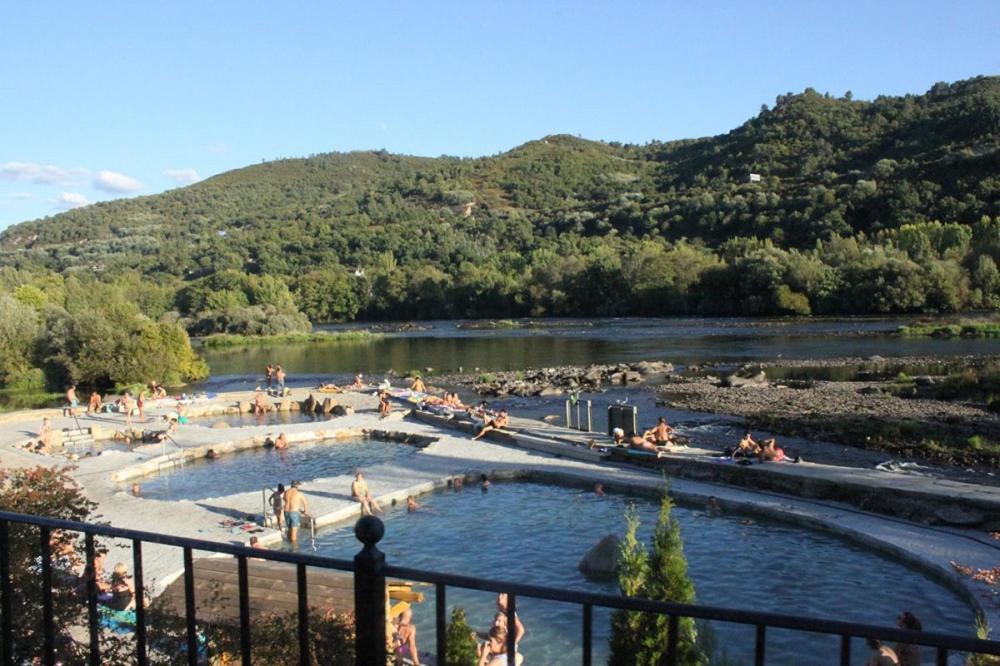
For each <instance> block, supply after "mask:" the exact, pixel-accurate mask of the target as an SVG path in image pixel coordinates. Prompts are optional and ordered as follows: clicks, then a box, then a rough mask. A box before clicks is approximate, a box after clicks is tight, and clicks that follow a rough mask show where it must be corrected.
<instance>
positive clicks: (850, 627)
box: [383, 564, 1000, 654]
mask: <svg viewBox="0 0 1000 666" xmlns="http://www.w3.org/2000/svg"><path fill="white" fill-rule="evenodd" d="M383 572H384V574H385V575H386V576H391V577H393V578H401V579H404V580H413V581H417V582H421V583H432V584H436V585H447V586H449V587H461V588H464V589H469V590H478V591H480V592H497V593H499V592H506V593H508V594H515V595H518V596H523V597H531V598H532V599H545V600H547V601H557V602H562V603H571V604H578V605H581V606H583V605H588V604H589V605H591V606H601V607H604V608H614V609H616V610H635V611H642V612H646V613H660V614H661V615H678V616H681V617H690V618H695V619H699V620H716V621H719V622H732V623H734V624H749V625H760V624H764V625H767V626H768V627H775V628H779V629H792V630H795V631H807V632H810V633H817V634H831V635H834V636H843V635H848V636H858V637H861V638H879V639H884V640H891V641H898V642H902V643H914V644H918V645H924V646H927V647H944V648H947V649H949V650H962V651H966V652H985V653H986V654H1000V641H992V640H982V639H978V638H965V637H962V636H953V635H951V634H939V633H934V632H923V631H907V630H904V629H897V628H895V627H882V626H878V625H870V624H861V623H857V622H843V621H840V620H825V619H822V618H813V617H808V616H802V615H782V614H780V613H768V612H763V611H747V610H740V609H734V608H724V607H718V606H703V605H700V604H681V603H674V602H671V601H653V600H650V599H640V598H637V597H622V596H615V595H610V594H600V593H596V592H582V591H578V590H566V589H559V588H552V587H544V586H541V585H530V584H524V583H507V582H502V581H495V580H488V579H484V578H475V577H472V576H461V575H456V574H446V573H440V572H437V571H424V570H421V569H411V568H409V567H398V566H393V565H391V564H390V565H386V566H385V569H384V570H383ZM984 648H988V649H990V650H993V652H989V651H987V650H984Z"/></svg>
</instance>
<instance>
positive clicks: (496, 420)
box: [472, 409, 509, 439]
mask: <svg viewBox="0 0 1000 666" xmlns="http://www.w3.org/2000/svg"><path fill="white" fill-rule="evenodd" d="M508 422H509V420H508V418H507V410H506V409H501V410H500V413H499V414H497V415H496V416H495V417H493V420H491V421H487V422H486V425H484V426H483V429H482V430H480V431H479V434H478V435H476V436H475V437H473V438H472V439H482V438H483V437H485V436H486V433H488V432H489V431H491V430H500V429H502V428H506V427H507V423H508Z"/></svg>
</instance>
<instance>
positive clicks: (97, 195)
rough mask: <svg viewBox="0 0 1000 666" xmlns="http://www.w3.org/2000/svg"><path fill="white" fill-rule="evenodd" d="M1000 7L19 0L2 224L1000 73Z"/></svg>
mask: <svg viewBox="0 0 1000 666" xmlns="http://www.w3.org/2000/svg"><path fill="white" fill-rule="evenodd" d="M998 34H1000V2H998V1H997V0H984V1H977V0H961V1H958V2H923V1H920V0H910V1H906V2H902V1H900V2H892V1H885V2H871V1H870V0H869V1H868V2H828V1H811V0H797V1H795V2H792V1H789V2H766V1H759V2H754V1H753V0H741V1H739V2H711V3H701V2H687V1H683V2H680V1H679V2H666V1H660V2H629V1H627V0H623V1H621V2H607V1H605V2H590V1H588V0H577V1H575V2H537V1H535V2H529V1H523V2H522V1H517V0H505V1H502V2H501V1H479V0H465V1H463V2H435V1H433V0H421V1H419V2H412V1H407V2H403V1H400V2H379V1H372V2H357V3H347V2H344V3H340V2H328V1H318V2H308V1H300V2H290V3H284V2H281V3H279V2H246V1H245V0H243V1H240V2H228V1H221V0H213V1H212V2H205V1H204V0H202V1H201V2H188V1H184V0H174V1H172V2H117V1H109V0H103V1H102V0H93V1H85V0H80V1H69V0H67V1H64V2H45V1H43V0H39V1H38V2H7V3H3V6H2V7H0V100H2V102H0V228H3V227H5V226H7V225H9V224H11V223H14V222H19V221H23V220H27V219H34V218H37V217H43V216H46V215H51V214H54V213H55V212H58V211H59V210H63V209H66V208H69V207H73V206H76V205H81V204H84V203H86V202H93V201H100V200H105V199H112V198H119V197H122V196H136V195H141V194H151V193H155V192H160V191H163V190H165V189H170V188H172V187H177V186H179V185H183V184H185V183H188V182H192V181H194V180H196V179H199V178H205V177H208V176H211V175H212V174H216V173H219V172H222V171H226V170H228V169H232V168H236V167H240V166H244V165H247V164H252V163H255V162H259V161H260V160H262V159H273V158H276V157H297V156H303V155H308V154H310V153H318V152H327V151H332V150H340V151H345V150H355V149H371V148H374V149H378V148H385V149H387V150H390V151H393V152H403V153H411V154H419V155H441V154H449V155H486V154H494V153H497V152H502V151H505V150H508V149H510V148H512V147H514V146H516V145H518V144H520V143H523V142H525V141H528V140H531V139H535V138H539V137H541V136H544V135H546V134H553V133H570V134H579V135H582V136H584V137H587V138H592V139H603V140H608V141H612V140H615V141H624V142H633V143H644V142H646V141H649V140H651V139H661V140H668V139H676V138H687V137H695V136H704V135H710V134H718V133H722V132H726V131H728V130H730V129H732V128H733V127H735V126H737V125H739V124H740V123H742V122H743V121H744V120H746V119H747V118H749V117H751V116H753V115H755V114H756V113H757V111H758V110H759V108H760V105H761V104H765V103H767V104H772V103H773V102H774V98H775V97H776V96H777V95H779V94H782V93H785V92H799V91H801V90H803V89H804V88H806V87H809V86H811V87H813V88H816V89H817V90H819V91H820V92H830V93H832V94H836V95H841V94H843V93H844V92H845V91H847V90H850V91H852V92H853V93H854V96H855V98H863V99H870V98H872V97H875V96H877V95H880V94H905V93H921V92H924V91H926V90H927V89H928V88H929V87H930V86H931V85H933V84H934V83H935V82H937V81H954V80H957V79H962V78H967V77H970V76H976V75H980V74H997V73H1000V48H998V47H997V45H996V37H997V35H998Z"/></svg>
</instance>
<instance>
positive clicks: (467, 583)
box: [0, 512, 1000, 666]
mask: <svg viewBox="0 0 1000 666" xmlns="http://www.w3.org/2000/svg"><path fill="white" fill-rule="evenodd" d="M11 524H21V525H32V526H35V527H37V528H38V535H39V555H40V569H41V572H40V574H41V576H40V577H41V584H42V586H43V594H42V600H41V601H42V622H43V627H42V634H43V640H42V648H41V649H42V654H40V655H37V656H38V657H39V658H40V660H41V662H42V663H45V664H54V663H55V658H56V647H55V645H56V640H55V627H54V626H53V622H54V618H53V612H54V609H53V597H52V585H53V566H52V552H51V542H50V536H51V533H52V530H64V531H67V532H79V533H82V534H83V535H84V540H85V557H86V566H87V571H90V572H93V571H94V562H95V557H96V546H95V537H99V536H100V537H107V538H112V539H125V540H128V541H131V545H132V555H133V577H134V581H135V583H134V585H135V596H136V599H137V601H138V603H136V606H135V609H136V618H135V621H136V627H135V661H136V663H137V664H139V666H144V665H145V664H147V663H148V647H149V646H148V641H147V626H146V624H147V620H146V613H145V609H144V605H143V603H141V600H142V599H143V598H144V590H145V585H144V581H143V564H142V549H143V544H159V545H166V546H172V547H176V548H179V549H181V551H182V553H183V561H184V574H183V575H184V600H185V604H184V616H185V617H184V620H185V631H186V639H187V658H188V662H189V663H190V664H192V665H195V664H198V662H199V652H198V631H197V617H196V604H195V571H194V558H193V553H194V551H208V552H212V553H221V554H228V555H232V556H234V557H235V558H236V559H237V562H238V575H237V578H238V587H239V626H240V650H241V657H242V663H243V664H245V665H249V664H250V663H251V648H252V626H251V622H250V603H249V594H248V590H249V587H248V574H247V560H248V558H255V559H263V560H269V561H273V562H284V563H289V564H294V565H295V567H296V573H297V599H298V643H299V662H300V664H310V663H311V660H310V646H309V603H308V589H309V584H308V578H307V568H308V567H316V568H319V569H333V570H339V571H350V572H353V574H354V614H355V650H356V664H358V665H359V666H373V665H377V664H384V663H386V652H387V651H386V631H385V628H386V616H385V613H386V607H385V589H386V588H385V584H386V578H387V577H392V578H398V579H403V580H409V581H414V582H421V583H427V584H430V585H433V586H434V588H435V592H436V599H435V616H436V638H437V663H438V664H441V665H442V666H445V643H446V641H445V627H446V622H447V620H446V611H447V601H446V599H447V597H446V595H447V588H449V587H453V588H463V589H468V590H478V591H483V592H493V593H498V594H499V593H505V594H506V595H507V607H506V613H507V626H508V627H509V628H511V630H510V631H508V632H507V654H508V663H509V664H514V663H515V658H516V656H515V644H514V643H515V638H516V631H515V630H514V627H516V626H517V623H516V612H517V610H516V609H517V600H518V598H520V597H528V598H532V599H543V600H548V601H555V602H563V603H570V604H575V605H578V606H580V607H581V635H582V650H583V663H584V664H585V665H589V664H590V663H591V661H592V657H593V645H592V643H593V609H594V608H595V607H599V608H606V609H615V610H632V611H641V612H647V613H658V614H661V615H666V616H667V617H668V625H667V626H668V629H667V635H666V636H664V637H663V639H664V641H665V642H666V653H667V663H670V664H673V663H676V658H677V654H678V643H679V630H678V626H679V620H680V618H692V619H696V620H706V621H719V622H728V623H734V624H740V625H746V626H750V627H753V628H754V630H755V639H754V640H755V645H754V655H755V658H754V663H755V664H764V663H765V661H766V657H767V650H766V648H767V631H768V629H787V630H794V631H800V632H808V633H814V634H826V635H830V636H835V637H839V638H840V663H841V664H844V665H846V664H849V663H850V654H851V642H852V640H853V639H866V638H875V639H879V640H881V641H894V642H900V643H909V644H912V645H919V646H923V647H928V648H931V649H932V650H934V651H935V654H936V657H937V663H938V664H941V665H944V664H946V663H947V660H948V655H949V653H951V652H956V653H967V654H988V655H997V656H1000V642H998V641H991V640H979V639H974V638H967V637H962V636H954V635H947V634H938V633H932V632H915V631H904V630H901V629H895V628H890V627H879V626H873V625H867V624H859V623H855V622H841V621H836V620H824V619H818V618H809V617H799V616H789V615H780V614H776V613H762V612H756V611H746V610H734V609H729V608H718V607H712V606H701V605H693V604H676V603H670V602H662V601H650V600H646V599H634V598H627V597H617V596H612V595H607V594H594V593H588V592H577V591H571V590H562V589H554V588H549V587H541V586H537V585H525V584H520V583H509V582H502V581H494V580H487V579H482V578H473V577H470V576H458V575H453V574H446V573H440V572H434V571H423V570H420V569H411V568H408V567H397V566H392V565H389V564H386V562H385V555H384V554H383V553H382V552H381V551H379V549H378V547H377V543H378V542H379V541H380V540H381V538H382V536H383V535H384V529H385V528H384V526H383V524H382V522H381V521H380V520H379V519H377V518H374V517H371V516H368V517H364V518H362V519H361V520H359V521H358V523H357V524H356V525H355V530H354V531H355V535H356V536H357V538H358V540H359V541H361V543H362V544H363V547H362V549H361V551H360V552H359V553H358V554H357V555H355V557H354V560H353V562H352V561H348V560H339V559H334V558H328V557H320V556H317V555H309V554H304V553H291V552H282V551H270V550H257V549H250V548H248V547H246V546H243V545H234V544H226V543H218V542H214V541H205V540H201V539H189V538H184V537H174V536H167V535H163V534H157V533H153V532H144V531H139V530H130V529H120V528H116V527H110V526H107V525H93V524H88V523H79V522H73V521H66V520H57V519H52V518H41V517H37V516H28V515H23V514H17V513H9V512H0V643H2V659H3V664H4V665H11V666H12V665H13V664H14V663H15V661H14V659H15V657H14V655H15V651H14V648H15V639H14V632H13V622H12V616H11V611H12V598H13V596H12V592H13V590H12V581H11V560H10V534H11V529H10V528H11ZM96 587H97V586H96V582H95V581H94V580H93V579H92V577H91V578H88V580H87V581H86V596H87V611H88V626H87V629H88V632H87V635H88V640H89V643H90V645H89V650H90V652H89V660H90V663H91V664H100V663H102V661H101V655H100V644H99V615H98V604H97V589H96ZM813 656H815V655H813Z"/></svg>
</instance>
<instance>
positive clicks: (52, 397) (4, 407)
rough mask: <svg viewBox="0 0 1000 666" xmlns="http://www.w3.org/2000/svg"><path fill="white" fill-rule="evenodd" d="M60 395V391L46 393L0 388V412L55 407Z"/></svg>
mask: <svg viewBox="0 0 1000 666" xmlns="http://www.w3.org/2000/svg"><path fill="white" fill-rule="evenodd" d="M61 397H62V394H61V393H48V392H46V391H18V390H16V389H0V412H11V411H16V410H19V409H45V408H46V407H55V406H56V405H58V404H59V399H60V398H61Z"/></svg>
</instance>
